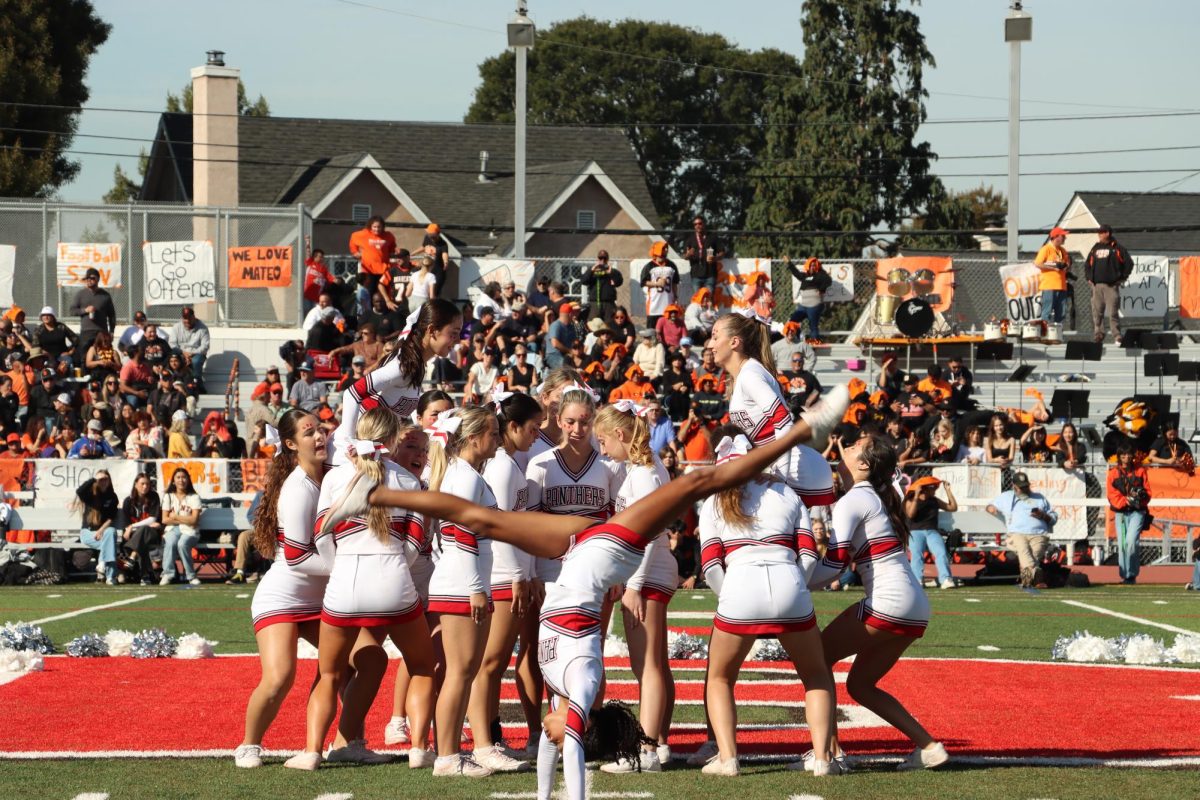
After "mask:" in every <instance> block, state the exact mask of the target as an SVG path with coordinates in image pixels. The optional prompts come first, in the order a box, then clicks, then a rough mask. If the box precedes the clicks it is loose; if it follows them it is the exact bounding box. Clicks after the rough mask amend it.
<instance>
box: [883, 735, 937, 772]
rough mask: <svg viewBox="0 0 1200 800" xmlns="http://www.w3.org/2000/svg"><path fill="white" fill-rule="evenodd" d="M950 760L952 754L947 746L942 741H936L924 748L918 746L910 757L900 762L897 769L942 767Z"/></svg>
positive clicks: (903, 770)
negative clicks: (947, 750)
mask: <svg viewBox="0 0 1200 800" xmlns="http://www.w3.org/2000/svg"><path fill="white" fill-rule="evenodd" d="M949 760H950V754H949V753H947V752H946V748H945V747H943V746H942V743H941V742H934V743H933V744H931V745H929V747H926V748H924V749H922V748H919V747H918V748H917V749H916V750H913V751H912V752H911V753H909V754H908V757H907V758H905V759H904V760H903V761H901V762H900V765H899V766H898V767H896V769H898V770H900V771H901V772H907V771H909V770H916V769H934V768H936V767H940V766H941V765H942V764H945V763H946V762H947V761H949Z"/></svg>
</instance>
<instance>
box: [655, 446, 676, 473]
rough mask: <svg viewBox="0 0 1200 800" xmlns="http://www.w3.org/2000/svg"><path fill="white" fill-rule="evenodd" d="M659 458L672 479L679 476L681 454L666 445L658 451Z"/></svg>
mask: <svg viewBox="0 0 1200 800" xmlns="http://www.w3.org/2000/svg"><path fill="white" fill-rule="evenodd" d="M658 460H659V461H660V462H661V463H662V465H663V469H665V470H666V471H667V475H669V476H670V477H671V480H675V479H676V478H678V477H679V475H680V472H679V456H678V455H677V454H676V453H675V451H674V450H672V449H671V448H669V447H664V448H663V449H662V450H659V451H658Z"/></svg>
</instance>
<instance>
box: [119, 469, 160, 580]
mask: <svg viewBox="0 0 1200 800" xmlns="http://www.w3.org/2000/svg"><path fill="white" fill-rule="evenodd" d="M121 510H122V511H124V512H125V531H124V533H123V535H122V537H121V538H122V539H123V540H124V541H125V547H127V548H129V550H131V551H132V553H131V555H130V557H129V560H130V561H132V562H133V564H134V565H135V566H136V567H137V571H138V577H139V578H140V579H141V583H142V586H149V585H150V584H151V582H152V579H153V575H154V563H153V561H152V559H151V555H150V553H151V551H152V550H153V549H154V547H155V546H156V545H157V544H159V543H160V542H161V541H162V536H163V525H162V519H161V517H162V502H161V501H159V499H158V492H156V491H154V490H153V489H151V488H150V476H148V475H146V474H144V473H143V474H141V475H138V476H137V477H136V478H134V480H133V491H132V492H130V493H129V497H126V498H125V502H124V503H123V504H122V505H121Z"/></svg>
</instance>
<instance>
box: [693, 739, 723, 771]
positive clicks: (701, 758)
mask: <svg viewBox="0 0 1200 800" xmlns="http://www.w3.org/2000/svg"><path fill="white" fill-rule="evenodd" d="M718 752H720V749H719V748H718V747H717V743H716V742H715V741H713V740H712V739H709V740H708V741H706V742H705V743H704V744H702V745H700V749H699V750H697V751H696V752H694V753H692V754H691V755H690V756H688V759H687V764H688V766H689V767H702V766H704V765H705V764H707V763H708V762H709V760H710V759H711V758H712V757H713V756H715V755H716V754H717V753H718Z"/></svg>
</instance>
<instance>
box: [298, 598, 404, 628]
mask: <svg viewBox="0 0 1200 800" xmlns="http://www.w3.org/2000/svg"><path fill="white" fill-rule="evenodd" d="M424 613H425V610H424V609H423V608H421V602H420V601H419V600H418V601H417V602H416V603H414V604H413V607H412V608H410V609H408V610H406V611H398V612H396V613H395V614H371V615H366V614H364V615H358V614H345V615H335V614H333V613H332V612H330V611H329V610H328V609H324V608H322V609H321V622H324V623H327V624H329V625H334V626H336V627H338V628H379V627H386V626H388V625H403V624H404V623H406V622H412V621H413V620H414V619H416V618H417V617H419V616H421V615H422V614H424Z"/></svg>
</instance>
